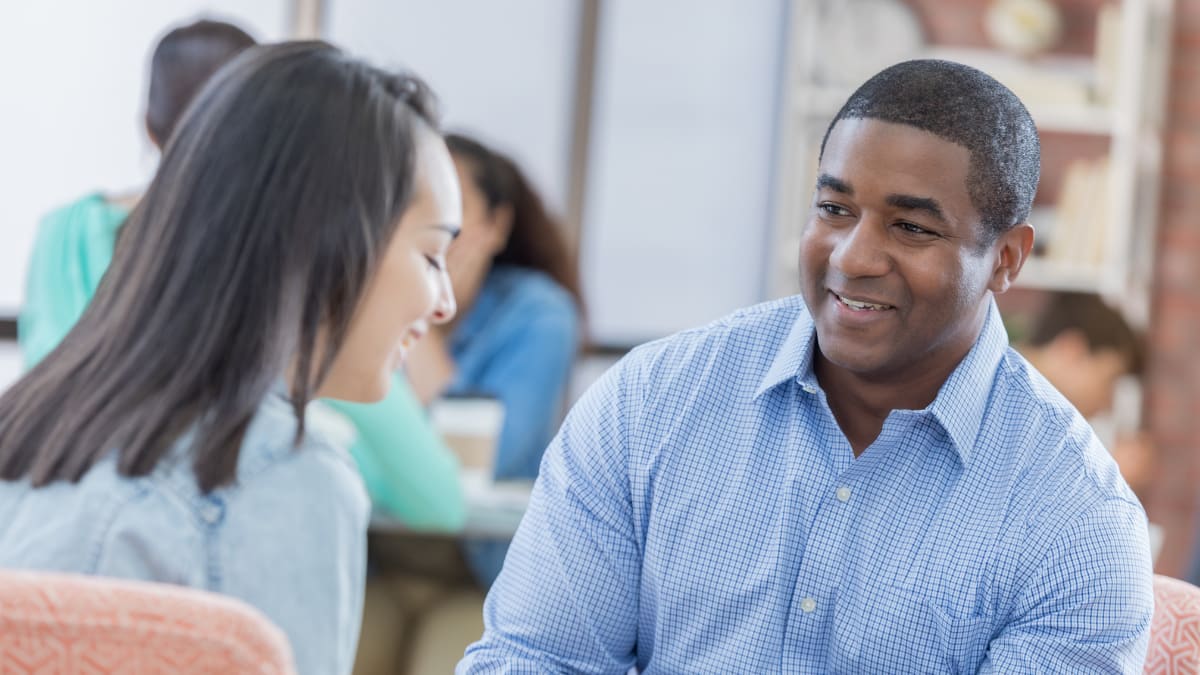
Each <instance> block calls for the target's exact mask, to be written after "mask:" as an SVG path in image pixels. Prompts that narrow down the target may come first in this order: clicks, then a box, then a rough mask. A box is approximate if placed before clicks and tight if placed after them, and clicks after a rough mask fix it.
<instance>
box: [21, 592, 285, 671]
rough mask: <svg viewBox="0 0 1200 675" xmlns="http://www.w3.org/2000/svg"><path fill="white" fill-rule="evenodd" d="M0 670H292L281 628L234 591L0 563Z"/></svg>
mask: <svg viewBox="0 0 1200 675" xmlns="http://www.w3.org/2000/svg"><path fill="white" fill-rule="evenodd" d="M0 671H3V672H4V673H5V674H6V675H8V674H12V675H17V674H23V673H39V674H42V673H54V674H56V675H58V674H62V675H73V674H76V673H87V674H88V675H103V674H105V673H138V674H139V675H141V674H145V675H149V674H151V673H155V674H157V673H162V674H164V675H165V674H167V673H173V674H178V675H208V674H212V675H217V674H218V673H221V674H225V673H254V674H257V675H293V674H294V672H295V670H294V667H293V663H292V655H291V649H290V648H289V646H288V642H287V638H286V637H285V636H284V634H283V632H282V631H280V630H279V629H278V628H276V627H275V626H274V625H273V624H272V623H271V622H270V621H268V620H267V619H266V617H264V616H263V615H262V614H260V613H259V612H258V611H257V610H255V609H254V608H252V607H250V606H249V605H247V604H245V603H243V602H241V601H239V600H236V599H234V598H230V597H226V596H222V595H217V594H215V593H206V592H204V591H198V590H194V589H189V588H183V587H179V586H171V585H167V584H156V583H148V582H141V581H126V580H118V579H107V578H101V577H87V576H80V575H73V574H57V573H43V572H23V571H13V570H0Z"/></svg>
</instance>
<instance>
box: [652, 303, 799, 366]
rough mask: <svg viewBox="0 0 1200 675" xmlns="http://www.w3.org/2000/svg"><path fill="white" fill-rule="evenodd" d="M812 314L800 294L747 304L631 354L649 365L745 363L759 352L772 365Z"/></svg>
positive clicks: (653, 342) (655, 341) (752, 359)
mask: <svg viewBox="0 0 1200 675" xmlns="http://www.w3.org/2000/svg"><path fill="white" fill-rule="evenodd" d="M808 316H809V315H808V309H807V308H806V307H805V305H804V301H803V300H801V299H800V297H799V296H789V297H786V298H781V299H779V300H772V301H769V302H763V303H759V304H757V305H751V306H749V307H744V308H742V309H739V310H737V311H734V312H732V313H730V314H728V315H726V316H723V317H721V318H719V319H717V320H715V321H712V322H711V323H708V324H706V325H704V326H699V327H696V328H690V329H687V330H683V331H680V332H678V333H675V334H673V335H669V336H667V337H664V338H660V339H658V340H654V341H652V342H648V343H646V344H643V345H641V346H639V347H636V348H635V349H634V350H633V351H632V352H631V353H630V357H631V358H632V359H633V360H635V361H639V362H642V363H647V364H653V363H658V364H662V363H674V364H676V365H680V366H682V365H686V364H689V363H692V362H695V361H697V360H704V361H706V362H708V361H711V360H713V359H721V358H723V357H729V358H735V359H738V360H739V362H740V363H741V364H742V365H743V366H745V365H748V364H747V363H746V357H749V356H753V355H758V356H759V357H766V358H767V364H768V365H769V363H770V359H771V358H773V357H774V356H775V353H776V352H777V351H778V349H779V348H780V346H782V344H783V343H784V341H785V340H787V338H788V336H789V335H790V334H791V332H792V330H793V329H794V328H795V326H796V322H797V321H801V320H808ZM750 360H751V361H755V360H759V361H761V360H762V359H761V358H758V359H754V358H751V359H750Z"/></svg>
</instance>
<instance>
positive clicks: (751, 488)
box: [458, 298, 1153, 673]
mask: <svg viewBox="0 0 1200 675" xmlns="http://www.w3.org/2000/svg"><path fill="white" fill-rule="evenodd" d="M815 335H816V334H815V331H814V327H813V324H812V320H811V318H810V316H809V314H808V313H807V311H806V310H805V308H804V305H803V302H802V301H801V300H800V299H798V298H790V299H786V300H781V301H777V302H774V303H768V304H765V305H759V306H757V307H752V308H749V309H746V310H743V311H741V312H738V313H736V314H734V315H732V316H730V317H728V318H726V319H724V320H722V321H719V322H717V323H714V324H712V325H710V326H708V327H705V328H702V329H697V330H693V331H689V332H685V333H682V334H679V335H676V336H674V337H671V338H668V339H665V340H661V341H658V342H655V343H651V344H649V345H645V346H643V347H640V348H638V349H637V350H635V351H634V352H633V353H632V354H630V355H629V356H628V357H627V358H626V359H625V360H624V361H623V362H622V363H621V364H619V365H618V366H616V367H615V368H613V369H612V370H611V371H610V372H609V373H607V374H606V375H605V376H604V378H603V379H601V380H600V381H599V382H598V383H597V384H596V385H594V386H593V387H592V388H591V390H590V391H589V392H588V393H587V394H586V395H585V397H584V398H583V399H582V400H581V401H580V403H579V404H578V405H577V406H576V407H575V409H574V410H573V411H572V413H571V415H570V416H569V417H568V419H567V421H566V422H565V423H564V424H563V427H562V429H561V430H560V432H559V434H558V436H557V437H556V438H555V440H554V442H553V443H552V444H551V446H550V448H549V450H548V451H547V454H546V458H545V460H544V461H543V464H542V467H541V474H540V476H539V478H538V481H537V484H536V487H535V489H534V496H533V501H532V503H531V505H530V509H529V512H528V513H527V515H526V517H525V519H524V522H523V523H522V525H521V528H520V530H519V532H518V533H517V536H516V539H515V540H514V542H513V546H512V549H511V552H510V553H509V556H508V559H507V561H506V563H505V567H504V570H503V572H502V573H501V575H500V578H499V580H498V581H497V583H496V585H495V586H494V587H493V589H492V592H491V594H490V595H489V596H488V599H487V603H486V607H485V610H484V619H485V622H486V626H487V629H486V632H485V633H484V636H483V638H482V640H481V641H480V642H478V643H476V644H475V645H472V646H471V648H470V649H468V650H467V654H466V657H465V658H464V660H463V661H462V663H460V664H459V668H458V672H459V673H493V672H504V673H535V672H537V673H543V672H572V673H574V672H584V673H625V672H626V671H628V670H629V669H630V668H632V667H636V668H637V669H638V670H639V671H640V672H642V673H774V672H795V673H934V672H938V673H940V672H976V671H978V672H984V673H993V672H996V673H1000V672H1003V673H1140V672H1141V671H1142V663H1143V660H1144V658H1145V653H1146V646H1147V640H1148V634H1149V627H1150V617H1151V614H1152V611H1153V595H1152V591H1151V563H1150V552H1149V550H1150V549H1149V543H1148V538H1147V533H1146V518H1145V514H1144V512H1143V511H1142V508H1141V505H1140V504H1139V503H1138V501H1137V499H1136V498H1135V497H1134V495H1133V494H1132V492H1130V490H1129V488H1128V487H1127V486H1126V485H1125V483H1124V481H1123V480H1122V479H1121V476H1120V474H1119V473H1118V471H1117V467H1116V465H1115V464H1114V462H1113V461H1112V459H1111V458H1110V457H1109V455H1108V453H1107V452H1106V451H1105V449H1104V447H1103V446H1102V445H1101V444H1100V443H1099V442H1098V441H1097V439H1096V437H1095V435H1094V434H1093V433H1092V430H1091V428H1090V427H1089V426H1088V425H1087V423H1086V422H1085V421H1084V420H1083V418H1082V417H1081V416H1080V415H1079V414H1078V413H1077V412H1076V411H1075V410H1074V409H1073V408H1072V407H1071V406H1070V405H1069V404H1068V403H1067V402H1066V400H1065V399H1063V397H1062V396H1061V395H1060V394H1058V392H1056V391H1055V390H1054V389H1053V388H1052V387H1051V386H1050V385H1049V384H1048V383H1047V382H1046V381H1045V380H1044V379H1043V378H1042V377H1041V376H1040V375H1038V374H1037V373H1036V372H1035V371H1034V370H1033V369H1032V368H1031V367H1030V365H1029V364H1028V363H1027V362H1026V361H1025V360H1024V359H1022V358H1021V357H1020V356H1019V355H1018V354H1017V353H1016V352H1014V351H1012V350H1011V349H1009V348H1008V345H1007V339H1006V336H1005V333H1004V329H1003V326H1002V324H1001V321H1000V316H999V313H998V311H997V310H996V309H995V306H994V305H993V307H992V309H991V312H990V314H989V316H988V318H987V321H986V324H985V326H984V329H983V331H982V333H981V335H980V337H979V339H978V340H977V342H976V344H975V345H974V347H973V348H972V350H971V351H970V353H969V354H968V355H967V357H966V358H965V359H964V360H963V361H962V362H961V363H960V364H959V366H958V367H957V368H956V370H955V371H954V373H953V374H952V375H951V377H950V378H949V379H948V380H947V381H946V383H945V384H944V385H943V387H942V389H941V391H940V392H939V393H938V396H937V398H936V400H934V402H933V403H932V404H930V405H929V407H927V408H926V409H924V410H896V411H893V412H892V413H891V415H889V416H888V418H887V421H886V422H885V424H884V425H883V431H882V433H880V435H879V437H878V439H877V440H876V441H875V442H874V443H873V444H872V445H871V446H870V447H869V448H867V450H866V451H865V452H864V453H863V454H862V455H861V456H860V457H858V458H857V459H856V458H855V457H854V454H853V452H852V450H851V448H850V445H849V443H848V442H847V440H846V438H845V436H844V435H843V434H842V432H841V430H840V429H839V428H838V425H837V423H836V422H835V420H834V417H833V414H832V413H831V412H830V408H829V405H828V402H827V400H826V397H825V393H824V392H823V391H822V389H821V386H820V385H819V384H818V382H817V379H816V377H815V375H814V373H813V368H812V363H813V354H814V351H815V343H816V338H815Z"/></svg>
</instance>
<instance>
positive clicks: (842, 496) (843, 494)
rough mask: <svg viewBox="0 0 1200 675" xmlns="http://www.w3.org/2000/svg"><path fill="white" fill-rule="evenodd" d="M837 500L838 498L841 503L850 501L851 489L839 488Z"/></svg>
mask: <svg viewBox="0 0 1200 675" xmlns="http://www.w3.org/2000/svg"><path fill="white" fill-rule="evenodd" d="M837 498H838V501H839V502H848V501H850V488H848V487H844V486H843V487H840V488H838V489H837Z"/></svg>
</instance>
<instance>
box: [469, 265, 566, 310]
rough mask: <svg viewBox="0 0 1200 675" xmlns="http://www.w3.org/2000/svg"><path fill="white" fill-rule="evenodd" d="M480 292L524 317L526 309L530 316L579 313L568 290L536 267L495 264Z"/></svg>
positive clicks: (502, 306) (498, 304)
mask: <svg viewBox="0 0 1200 675" xmlns="http://www.w3.org/2000/svg"><path fill="white" fill-rule="evenodd" d="M484 293H486V294H488V295H491V296H492V301H493V302H494V303H495V304H496V305H497V306H499V307H501V308H504V309H507V310H509V311H519V312H520V313H521V314H522V315H524V316H526V317H529V316H530V314H529V313H530V312H532V313H533V316H540V315H556V316H566V317H570V318H572V319H575V318H577V317H578V314H579V308H578V307H577V306H576V303H575V298H574V297H573V296H572V295H571V293H570V291H568V290H567V289H566V288H564V287H563V286H562V285H561V284H559V283H558V282H557V281H555V280H554V279H553V278H551V277H550V276H549V275H548V274H546V273H544V272H541V271H538V270H533V269H528V268H524V267H516V266H513V265H502V266H498V267H496V268H495V269H494V270H492V273H491V274H490V275H489V276H488V280H487V284H486V285H485V286H484Z"/></svg>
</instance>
